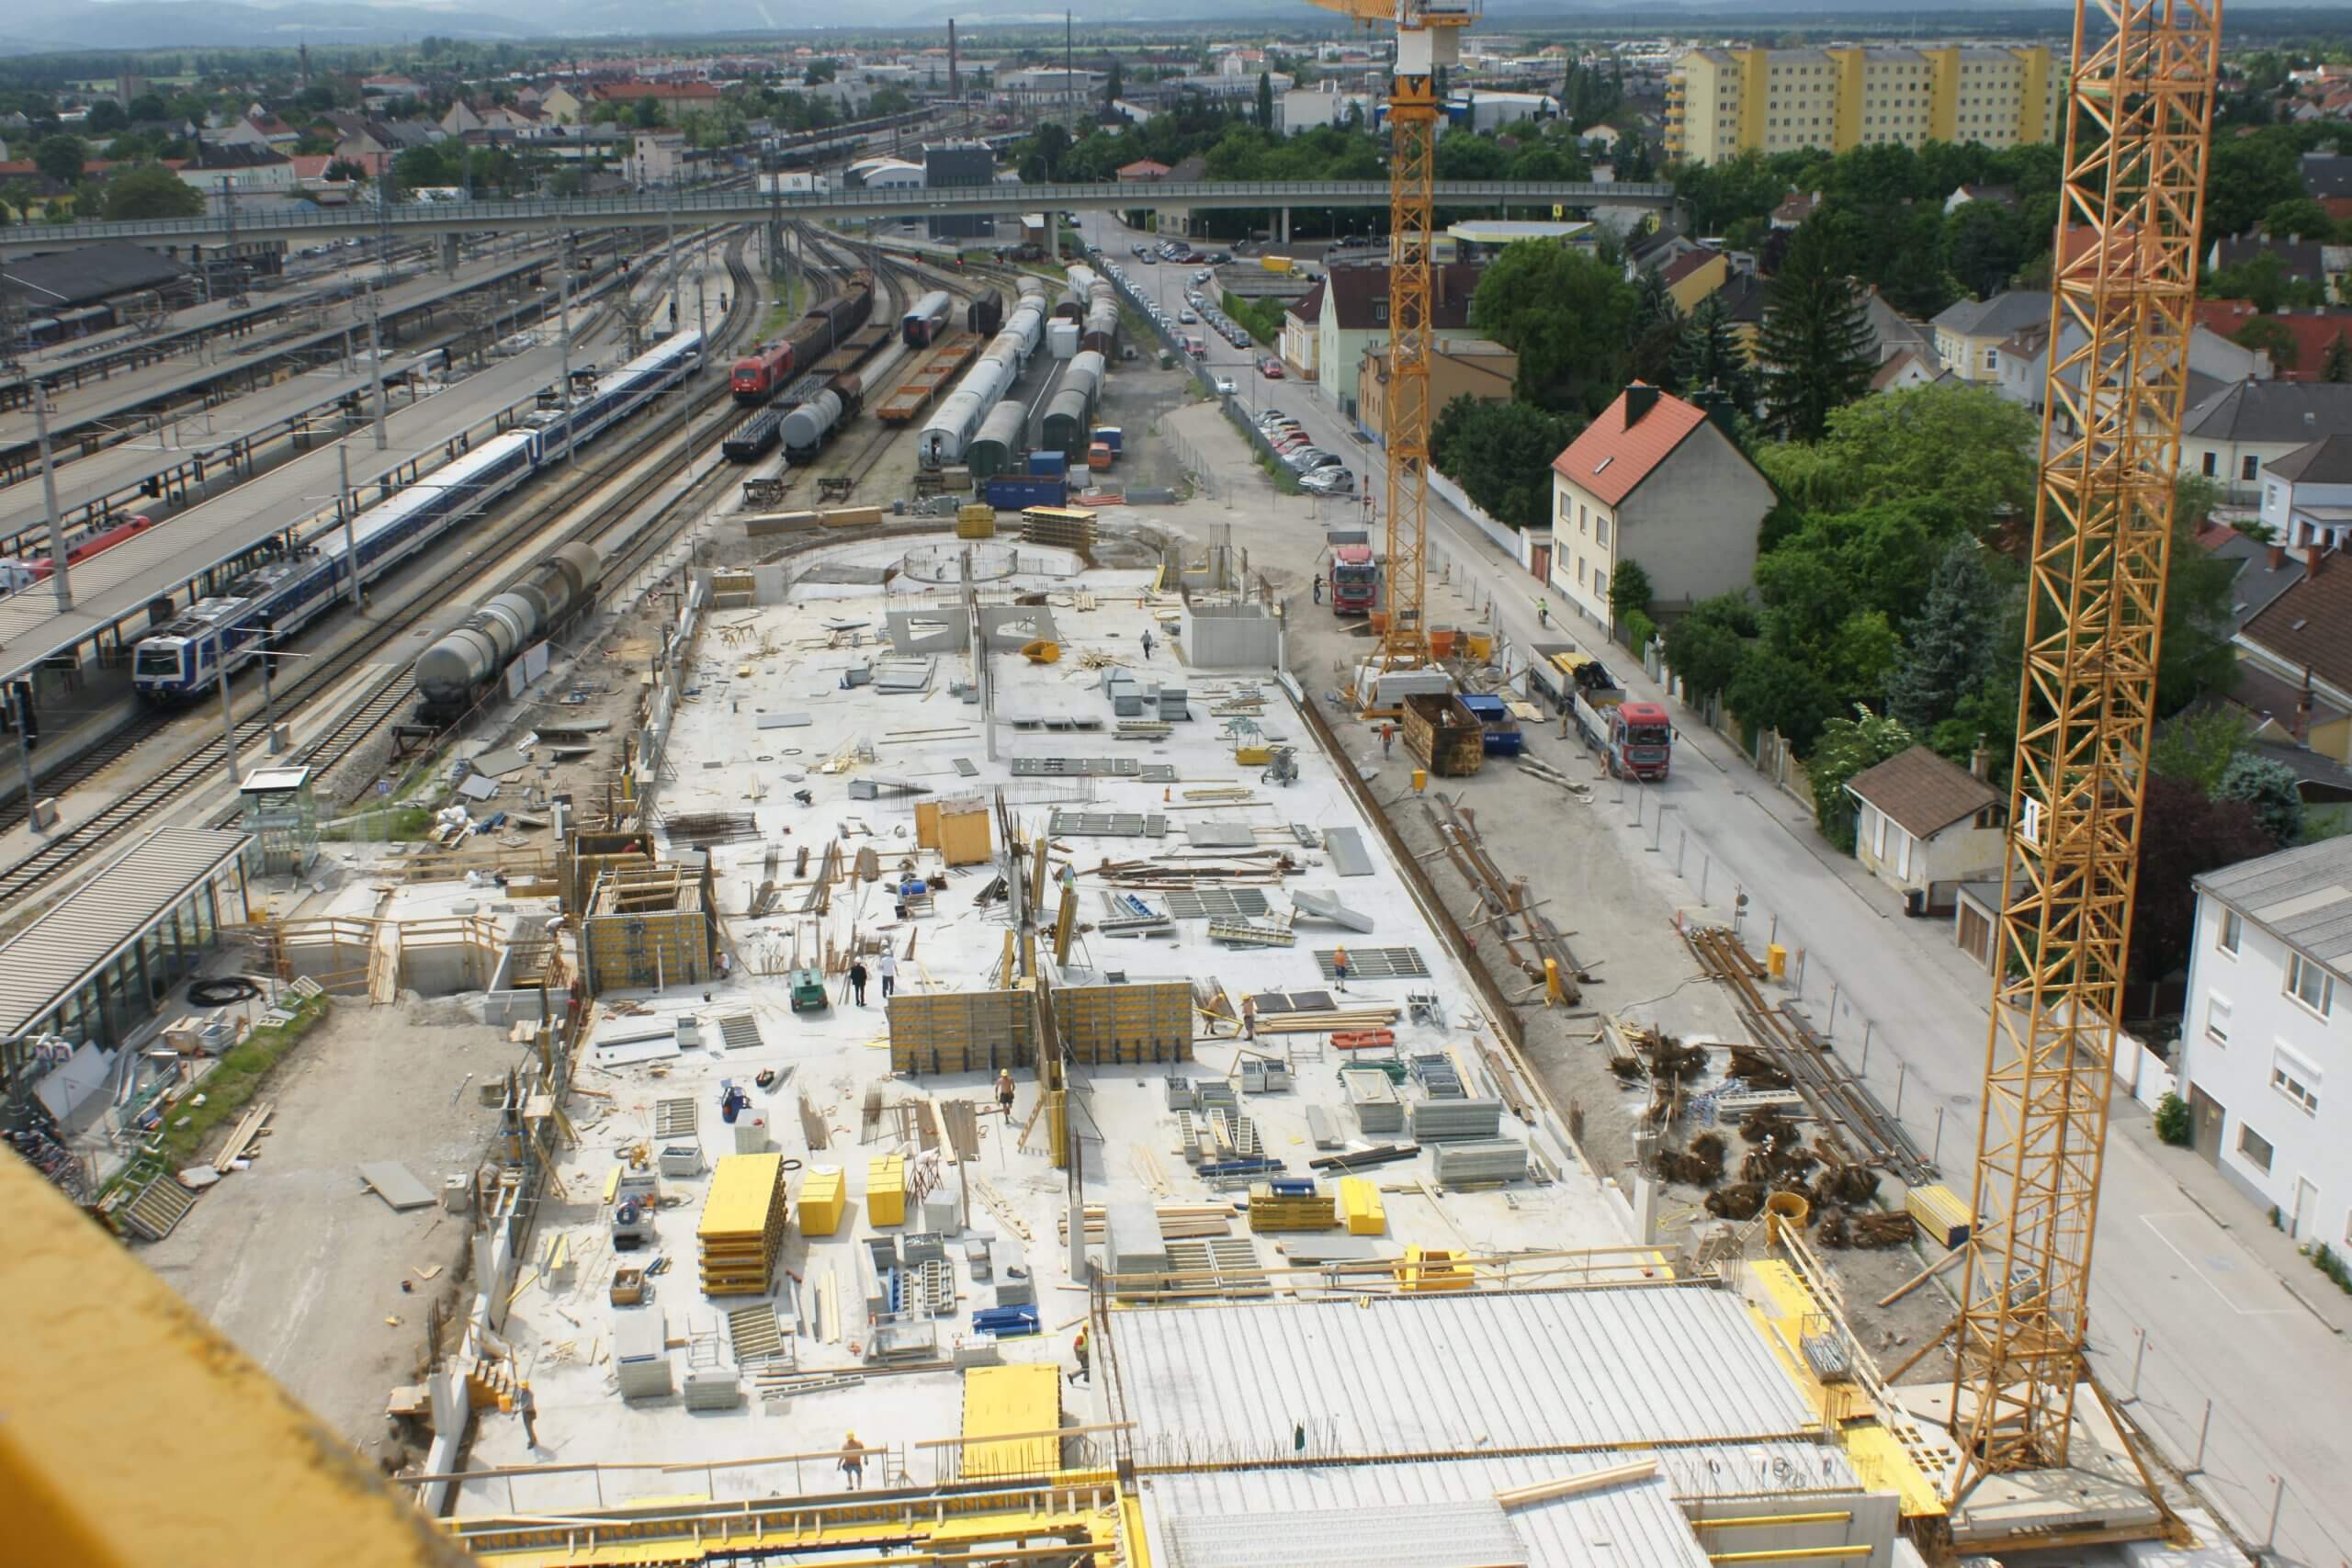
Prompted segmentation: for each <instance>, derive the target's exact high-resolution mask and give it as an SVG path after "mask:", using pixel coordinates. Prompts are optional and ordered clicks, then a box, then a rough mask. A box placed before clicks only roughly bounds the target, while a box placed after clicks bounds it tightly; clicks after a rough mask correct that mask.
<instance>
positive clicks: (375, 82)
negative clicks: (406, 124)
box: [359, 76, 424, 99]
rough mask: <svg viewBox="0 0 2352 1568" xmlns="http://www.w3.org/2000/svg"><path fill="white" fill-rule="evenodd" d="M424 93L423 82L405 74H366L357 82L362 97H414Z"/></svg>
mask: <svg viewBox="0 0 2352 1568" xmlns="http://www.w3.org/2000/svg"><path fill="white" fill-rule="evenodd" d="M359 96H360V97H361V98H363V99H365V98H378V99H386V98H414V97H421V96H424V84H423V83H421V82H415V81H412V80H411V79H410V78H408V77H406V76H368V77H364V78H362V79H361V81H360V83H359Z"/></svg>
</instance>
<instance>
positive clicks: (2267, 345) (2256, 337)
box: [2235, 316, 2296, 375]
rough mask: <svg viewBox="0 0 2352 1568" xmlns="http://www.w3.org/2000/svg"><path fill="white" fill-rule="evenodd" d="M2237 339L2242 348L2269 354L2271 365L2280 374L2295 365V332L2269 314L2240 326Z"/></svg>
mask: <svg viewBox="0 0 2352 1568" xmlns="http://www.w3.org/2000/svg"><path fill="white" fill-rule="evenodd" d="M2235 341H2236V342H2237V344H2238V345H2239V346H2240V347H2242V348H2251V349H2256V350H2258V351H2260V352H2261V353H2264V354H2267V355H2269V356H2270V367H2271V368H2272V369H2273V370H2275V371H2277V372H2278V373H2279V374H2280V375H2284V374H2286V373H2287V372H2288V371H2290V370H2292V369H2294V367H2295V355H2296V349H2295V334H2294V333H2290V332H2289V331H2288V330H2287V329H2286V328H2285V327H2284V326H2283V325H2281V324H2280V323H2279V322H2278V321H2274V320H2273V319H2271V318H2270V317H2268V316H2256V318H2255V319H2254V320H2252V321H2248V322H2247V323H2246V324H2245V325H2244V326H2242V327H2240V328H2239V329H2238V330H2237V333H2236V334H2235Z"/></svg>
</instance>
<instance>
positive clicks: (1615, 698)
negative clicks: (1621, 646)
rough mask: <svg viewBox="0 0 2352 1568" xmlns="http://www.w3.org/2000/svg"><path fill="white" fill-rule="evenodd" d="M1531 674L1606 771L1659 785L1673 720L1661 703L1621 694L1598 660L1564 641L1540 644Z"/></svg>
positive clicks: (1670, 754) (1670, 756) (1669, 759)
mask: <svg viewBox="0 0 2352 1568" xmlns="http://www.w3.org/2000/svg"><path fill="white" fill-rule="evenodd" d="M1534 651H1535V663H1534V666H1533V668H1532V671H1531V673H1532V675H1533V677H1534V680H1535V683H1536V685H1537V686H1538V687H1540V688H1541V689H1542V690H1543V691H1544V694H1545V695H1547V696H1549V697H1550V698H1551V699H1552V702H1553V705H1555V707H1557V708H1558V709H1559V710H1560V711H1561V712H1562V713H1565V714H1566V715H1567V716H1568V717H1569V719H1570V720H1571V721H1573V722H1574V723H1575V725H1576V727H1577V734H1579V735H1581V736H1583V737H1584V743H1585V744H1586V745H1588V746H1589V747H1591V748H1592V749H1593V750H1596V751H1598V752H1600V758H1601V761H1602V762H1603V763H1605V764H1606V765H1607V767H1608V769H1609V771H1610V773H1611V774H1613V775H1615V776H1617V777H1620V778H1629V779H1639V780H1640V781H1641V782H1643V783H1644V784H1662V783H1664V782H1665V780H1666V776H1667V774H1668V772H1669V771H1670V769H1671V768H1672V766H1673V761H1674V718H1673V716H1672V715H1670V714H1668V712H1667V711H1666V708H1665V706H1664V705H1661V704H1658V703H1645V702H1640V701H1636V700H1634V699H1633V698H1630V697H1628V696H1627V695H1626V694H1625V692H1624V688H1623V687H1621V686H1619V685H1618V684H1617V681H1616V678H1615V677H1614V676H1612V675H1611V674H1610V673H1609V671H1608V669H1607V667H1606V666H1604V665H1603V664H1602V663H1601V662H1600V660H1598V659H1595V658H1593V657H1591V656H1590V655H1589V654H1586V653H1582V652H1579V651H1577V649H1575V648H1574V647H1572V646H1570V645H1568V644H1566V643H1539V644H1537V645H1536V648H1535V650H1534Z"/></svg>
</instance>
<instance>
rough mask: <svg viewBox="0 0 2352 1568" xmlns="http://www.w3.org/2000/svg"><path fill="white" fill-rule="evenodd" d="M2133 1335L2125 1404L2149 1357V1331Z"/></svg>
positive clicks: (2137, 1394)
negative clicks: (2135, 1343) (2128, 1385)
mask: <svg viewBox="0 0 2352 1568" xmlns="http://www.w3.org/2000/svg"><path fill="white" fill-rule="evenodd" d="M1936 1118H1937V1122H1936V1124H1937V1125H1938V1126H1939V1127H1940V1126H1941V1125H1942V1124H1943V1112H1942V1111H1938V1112H1937V1113H1936ZM2131 1337H2133V1338H2134V1339H2137V1340H2138V1341H2139V1343H2138V1344H2137V1345H2135V1346H2134V1347H2132V1350H2131V1393H2127V1394H2125V1395H2124V1396H2123V1399H2122V1401H2121V1403H2123V1404H2131V1402H2132V1401H2134V1400H2136V1399H2138V1398H2139V1397H2140V1363H2141V1362H2143V1361H2144V1360H2146V1359H2148V1331H2147V1330H2146V1329H2144V1328H2134V1329H2133V1330H2132V1331H2131Z"/></svg>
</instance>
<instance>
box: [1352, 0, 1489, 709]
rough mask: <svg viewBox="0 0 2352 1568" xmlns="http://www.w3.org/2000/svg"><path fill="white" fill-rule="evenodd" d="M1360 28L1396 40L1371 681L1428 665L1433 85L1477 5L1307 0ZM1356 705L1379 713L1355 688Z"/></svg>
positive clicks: (1459, 0)
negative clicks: (1381, 523)
mask: <svg viewBox="0 0 2352 1568" xmlns="http://www.w3.org/2000/svg"><path fill="white" fill-rule="evenodd" d="M1315 4H1317V5H1318V6H1322V7H1323V8H1324V9H1326V10H1330V11H1338V12H1340V13H1341V14H1342V15H1344V16H1348V17H1354V18H1355V19H1356V20H1357V21H1360V22H1362V23H1363V24H1365V25H1366V26H1367V27H1370V26H1374V25H1379V24H1385V25H1388V26H1391V27H1393V28H1395V29H1396V32H1397V69H1396V72H1395V73H1394V75H1393V76H1392V77H1391V79H1390V82H1389V88H1388V137H1389V143H1388V232H1389V239H1388V246H1389V249H1388V342H1389V357H1388V380H1387V384H1386V386H1385V389H1383V393H1382V397H1383V402H1384V406H1383V409H1382V413H1383V415H1384V423H1383V430H1384V433H1385V438H1386V441H1387V446H1388V450H1387V457H1388V467H1387V475H1386V479H1387V483H1386V485H1385V502H1386V509H1387V530H1386V536H1385V546H1386V551H1387V554H1386V558H1385V562H1384V563H1383V568H1382V570H1383V574H1384V580H1385V585H1386V597H1387V604H1386V605H1385V609H1386V612H1387V616H1386V620H1385V624H1384V625H1383V627H1382V631H1381V636H1380V647H1379V649H1378V651H1377V652H1375V653H1374V655H1373V657H1372V660H1371V661H1370V663H1369V665H1368V669H1369V671H1370V672H1371V673H1373V674H1374V675H1375V676H1377V675H1379V674H1381V673H1385V672H1386V671H1391V670H1417V669H1419V668H1420V667H1421V666H1422V665H1424V664H1427V663H1428V662H1429V657H1430V639H1429V626H1428V619H1427V617H1426V615H1424V614H1423V613H1422V606H1423V603H1424V601H1425V599H1426V597H1427V594H1428V588H1429V572H1428V570H1427V567H1426V565H1425V564H1424V563H1425V561H1426V558H1427V555H1426V552H1427V545H1428V537H1429V495H1430V478H1429V462H1430V355H1431V354H1432V353H1433V352H1434V350H1435V346H1436V344H1435V339H1434V337H1433V334H1432V331H1431V329H1432V325H1433V323H1432V322H1431V321H1430V296H1431V293H1432V290H1431V288H1430V238H1431V235H1430V230H1431V229H1432V227H1433V226H1434V224H1435V221H1436V220H1435V212H1434V209H1435V190H1436V177H1437V174H1436V171H1437V163H1436V153H1437V128H1438V85H1437V73H1438V71H1439V69H1440V68H1441V67H1443V66H1446V65H1451V64H1453V62H1455V61H1457V60H1458V59H1460V58H1461V43H1462V31H1463V29H1464V28H1467V27H1469V26H1470V25H1471V24H1472V23H1473V22H1475V21H1476V20H1477V18H1478V10H1479V8H1478V6H1477V4H1476V0H1392V3H1391V4H1389V5H1379V4H1375V3H1374V0H1315ZM1357 702H1358V705H1359V706H1363V707H1371V706H1374V705H1377V699H1376V693H1375V691H1374V690H1372V689H1367V688H1365V687H1363V686H1362V685H1360V687H1359V690H1358V693H1357Z"/></svg>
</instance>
